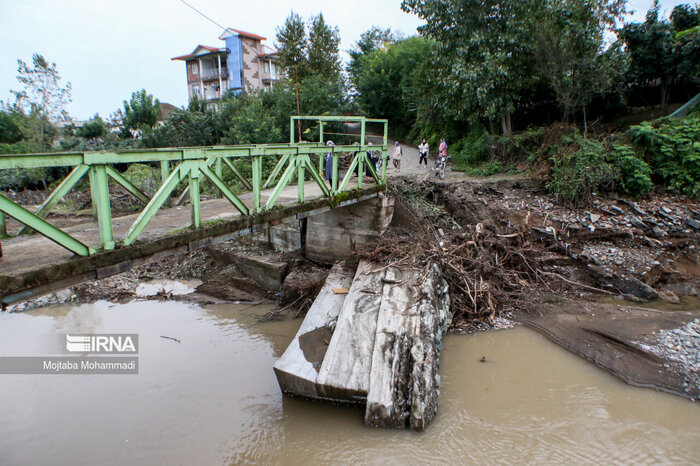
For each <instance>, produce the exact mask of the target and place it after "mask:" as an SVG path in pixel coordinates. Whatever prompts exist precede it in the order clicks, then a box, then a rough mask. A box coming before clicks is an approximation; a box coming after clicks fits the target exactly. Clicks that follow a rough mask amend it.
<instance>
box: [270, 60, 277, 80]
mask: <svg viewBox="0 0 700 466" xmlns="http://www.w3.org/2000/svg"><path fill="white" fill-rule="evenodd" d="M270 76H272V77H273V78H274V77H275V76H277V68H275V64H274V63H270Z"/></svg>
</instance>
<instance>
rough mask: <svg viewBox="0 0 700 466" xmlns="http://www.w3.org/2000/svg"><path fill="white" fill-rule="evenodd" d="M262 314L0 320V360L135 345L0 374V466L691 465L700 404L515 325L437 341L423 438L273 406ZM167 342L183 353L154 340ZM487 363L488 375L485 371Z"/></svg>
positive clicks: (103, 308) (112, 309)
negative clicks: (437, 387) (125, 338)
mask: <svg viewBox="0 0 700 466" xmlns="http://www.w3.org/2000/svg"><path fill="white" fill-rule="evenodd" d="M268 309H269V308H266V307H265V306H244V305H218V306H212V307H208V308H204V309H203V308H200V307H198V306H196V305H190V304H185V303H179V302H155V301H139V302H132V303H129V304H123V305H112V304H109V303H106V302H98V303H95V304H90V305H82V306H63V307H52V308H44V309H38V310H34V311H31V312H26V313H16V314H9V313H5V314H1V315H0V356H37V355H43V354H45V353H44V352H43V351H45V348H46V344H45V343H46V339H49V338H52V336H51V335H52V334H64V333H68V332H73V333H93V332H94V333H138V334H139V374H138V375H0V464H2V465H15V464H18V465H19V464H21V465H26V464H100V465H102V464H130V465H141V464H144V465H146V464H148V465H150V464H197V465H209V464H213V465H218V464H240V463H251V462H258V463H265V464H314V463H341V464H364V463H374V464H421V463H433V464H442V463H448V464H464V463H509V464H513V463H516V464H519V463H534V462H537V463H550V464H551V463H556V464H570V463H625V464H627V463H682V464H689V463H698V462H700V407H699V406H698V405H697V404H695V403H693V402H690V401H687V400H685V399H682V398H678V397H674V396H672V395H668V394H665V393H660V392H655V391H652V390H649V389H642V388H636V387H632V386H629V385H626V384H624V383H623V382H621V381H619V380H617V379H615V378H614V377H612V376H610V375H609V374H607V373H606V372H603V371H602V370H600V369H598V368H596V367H595V366H593V365H592V364H589V363H587V362H585V361H583V360H582V359H580V358H578V357H577V356H574V355H572V354H570V353H568V352H566V351H565V350H562V349H561V348H559V347H557V346H555V345H554V344H552V343H550V342H549V341H548V340H546V339H545V338H543V337H541V336H540V335H539V334H537V333H535V332H533V331H531V330H528V329H526V328H515V329H512V330H502V331H497V332H487V333H478V334H475V335H449V336H447V337H446V339H445V345H444V350H443V353H442V358H441V368H440V374H441V376H442V389H441V393H440V408H439V413H438V416H437V418H436V419H435V421H434V422H433V424H432V425H431V426H430V427H429V428H428V430H427V431H426V432H423V433H414V432H407V431H394V430H380V429H373V428H367V427H365V426H364V425H363V424H362V418H363V412H362V410H360V409H357V408H348V407H338V406H329V405H323V404H316V403H311V402H307V401H304V400H297V399H290V398H287V397H283V396H282V395H281V393H280V391H279V388H278V386H277V381H276V379H275V377H274V374H273V371H272V365H273V363H274V361H275V359H276V358H277V357H278V356H279V355H280V354H281V352H282V351H283V350H284V348H285V347H286V345H287V344H288V343H289V341H291V339H292V337H293V335H294V333H295V332H296V330H297V328H298V326H299V324H300V322H301V321H300V320H287V321H282V322H268V323H259V322H257V319H256V318H255V316H256V315H261V314H263V313H264V312H265V311H266V310H268ZM161 335H164V336H170V337H173V338H178V339H179V340H180V343H178V342H176V341H173V340H170V339H164V338H161ZM482 356H485V358H486V362H483V363H482V362H480V359H481V358H482Z"/></svg>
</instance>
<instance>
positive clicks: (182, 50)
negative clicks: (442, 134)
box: [0, 0, 689, 119]
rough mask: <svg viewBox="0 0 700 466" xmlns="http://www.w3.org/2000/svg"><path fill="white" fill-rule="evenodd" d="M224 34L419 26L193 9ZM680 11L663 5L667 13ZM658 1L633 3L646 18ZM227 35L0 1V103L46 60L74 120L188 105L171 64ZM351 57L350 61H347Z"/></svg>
mask: <svg viewBox="0 0 700 466" xmlns="http://www.w3.org/2000/svg"><path fill="white" fill-rule="evenodd" d="M187 2H188V3H190V4H191V5H193V6H195V7H196V8H198V9H199V10H200V11H202V12H204V13H205V14H207V15H208V16H209V17H211V18H212V19H214V20H215V21H216V22H218V23H220V24H222V25H223V26H227V27H233V28H236V29H241V30H244V31H248V32H253V33H257V34H260V35H262V36H265V37H267V38H268V41H267V42H266V43H267V44H268V45H270V46H273V43H274V38H275V29H276V28H277V27H278V26H279V25H281V24H282V23H283V22H284V19H285V18H286V17H287V15H289V12H290V11H291V10H292V9H294V11H296V12H297V13H299V14H300V15H301V16H302V17H303V18H305V19H307V18H309V17H311V16H312V15H316V14H318V13H319V12H321V11H322V12H323V15H324V17H325V18H326V21H327V22H328V23H329V24H331V25H337V26H338V27H339V29H340V35H341V49H342V50H347V49H349V48H350V47H351V46H352V44H354V43H355V41H357V40H358V39H359V37H360V34H361V33H362V32H364V31H366V30H367V29H369V28H370V27H371V26H373V25H378V26H381V27H391V28H392V30H395V31H401V32H403V33H404V34H405V35H411V34H415V33H416V27H417V26H419V25H420V24H421V22H420V21H419V20H418V19H417V18H416V17H415V16H412V15H409V14H406V13H404V12H402V11H401V9H400V5H401V1H400V0H345V1H314V0H295V1H293V2H289V1H283V0H253V1H251V0H246V1H234V0H187ZM680 3H689V2H683V1H674V0H662V1H661V4H662V9H663V10H664V12H665V13H666V14H668V13H669V12H670V10H671V9H672V8H673V7H674V6H675V5H678V4H680ZM651 4H652V0H631V1H629V7H630V8H632V9H635V10H637V13H636V14H635V19H643V17H644V13H645V12H646V10H647V9H648V8H649V6H650V5H651ZM221 32H222V31H221V29H220V28H218V27H217V26H215V25H214V24H212V23H211V22H209V21H208V20H206V19H205V18H203V17H201V16H200V15H198V14H197V13H196V12H194V11H193V10H192V9H190V8H189V7H187V6H186V5H184V4H183V3H182V2H181V1H180V0H60V1H58V0H0V44H2V48H0V99H1V100H9V99H10V97H11V96H10V89H19V86H18V83H17V80H16V75H17V59H18V58H21V59H22V60H24V61H26V62H28V63H31V59H32V54H33V53H40V54H42V55H44V56H45V57H46V59H48V60H49V61H52V62H56V64H57V66H58V70H59V72H60V73H61V76H62V77H63V80H64V82H66V81H70V82H71V83H72V85H73V102H72V103H71V104H70V105H69V107H68V111H69V113H70V114H71V115H72V116H73V118H75V119H87V118H90V117H91V116H92V115H94V114H95V113H99V114H100V115H102V116H103V117H106V116H108V115H109V113H111V112H113V111H115V110H116V109H117V108H120V107H121V106H122V101H123V100H124V99H127V98H129V96H130V95H131V93H132V92H133V91H135V90H138V89H141V88H145V89H146V90H147V91H148V92H150V93H152V94H153V95H154V96H156V97H157V98H159V99H160V100H161V102H169V103H171V104H173V105H176V106H182V105H185V104H186V103H187V88H186V76H185V65H184V63H183V62H180V61H174V62H173V61H171V60H170V59H171V58H172V57H175V56H178V55H183V54H186V53H189V52H191V51H192V50H193V49H194V48H195V46H196V45H197V44H204V45H212V46H218V47H222V46H223V41H219V40H218V36H219V34H220V33H221ZM346 56H347V55H343V58H345V57H346Z"/></svg>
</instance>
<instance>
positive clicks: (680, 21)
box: [671, 4, 700, 32]
mask: <svg viewBox="0 0 700 466" xmlns="http://www.w3.org/2000/svg"><path fill="white" fill-rule="evenodd" d="M671 24H672V25H673V29H674V30H676V31H678V32H680V31H686V30H688V29H690V28H693V27H695V26H697V25H700V8H698V7H697V5H696V7H695V8H693V7H692V6H690V5H688V4H683V5H677V6H676V7H675V8H674V9H673V11H671Z"/></svg>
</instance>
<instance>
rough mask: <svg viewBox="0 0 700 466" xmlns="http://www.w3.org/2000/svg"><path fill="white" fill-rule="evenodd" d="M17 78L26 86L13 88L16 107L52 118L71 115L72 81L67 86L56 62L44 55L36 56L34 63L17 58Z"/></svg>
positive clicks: (56, 118)
mask: <svg viewBox="0 0 700 466" xmlns="http://www.w3.org/2000/svg"><path fill="white" fill-rule="evenodd" d="M17 64H18V67H17V72H18V73H19V74H18V75H17V81H19V83H20V84H21V85H22V89H20V90H17V91H14V90H13V91H10V92H11V93H12V94H13V95H14V96H15V105H14V106H15V108H17V109H21V110H22V111H24V112H26V113H39V114H42V115H45V116H46V117H48V118H49V119H51V120H54V121H55V120H59V119H65V118H67V117H68V113H67V112H66V105H68V104H69V103H70V102H71V100H72V98H71V90H72V86H71V83H66V86H65V87H63V86H62V83H61V75H60V74H59V72H58V68H57V67H56V63H49V62H48V61H47V60H46V58H44V56H43V55H40V54H38V53H35V54H34V55H33V56H32V64H33V66H32V67H31V68H30V67H29V65H27V63H25V62H24V61H22V60H17Z"/></svg>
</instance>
